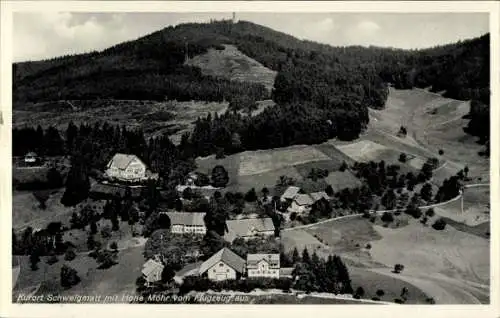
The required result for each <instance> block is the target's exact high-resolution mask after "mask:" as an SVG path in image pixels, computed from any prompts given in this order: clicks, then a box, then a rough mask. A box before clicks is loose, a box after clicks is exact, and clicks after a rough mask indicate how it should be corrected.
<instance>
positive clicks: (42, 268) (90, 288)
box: [13, 247, 144, 300]
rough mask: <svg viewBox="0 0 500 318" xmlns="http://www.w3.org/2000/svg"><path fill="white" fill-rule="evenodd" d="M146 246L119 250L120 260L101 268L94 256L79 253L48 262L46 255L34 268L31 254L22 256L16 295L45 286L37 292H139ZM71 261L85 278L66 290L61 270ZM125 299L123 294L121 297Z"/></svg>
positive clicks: (14, 292) (86, 293)
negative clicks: (98, 266) (137, 280)
mask: <svg viewBox="0 0 500 318" xmlns="http://www.w3.org/2000/svg"><path fill="white" fill-rule="evenodd" d="M142 251H143V248H142V247H135V248H130V249H127V250H122V251H119V252H118V264H116V265H114V266H112V267H111V268H108V269H98V268H97V263H96V261H95V260H94V259H93V258H90V257H89V256H87V255H86V254H79V255H77V257H76V258H75V259H74V260H72V261H69V262H68V261H65V260H64V259H63V256H60V257H59V262H57V263H55V264H53V265H48V264H47V263H46V262H45V258H46V257H42V261H41V262H40V263H39V264H38V265H39V269H38V270H36V271H32V270H31V269H30V265H29V257H28V256H20V257H18V258H19V260H20V264H21V274H20V275H19V279H18V280H17V286H16V288H15V289H14V291H13V299H14V300H15V299H16V295H17V294H18V293H22V292H24V291H26V290H33V289H35V290H36V288H37V287H38V286H42V289H40V290H39V291H38V292H37V293H36V294H42V293H43V294H49V293H50V294H60V295H78V294H80V295H103V296H102V297H104V296H106V295H120V297H121V294H128V295H132V294H134V292H135V281H136V279H137V277H139V276H140V272H141V268H142V264H143V263H144V257H143V256H142ZM65 263H66V264H67V265H69V266H70V267H72V268H74V269H75V270H76V271H77V272H78V276H79V277H80V279H81V282H80V283H78V284H77V285H75V286H73V287H72V288H71V289H68V290H64V289H62V288H61V286H60V270H61V267H62V265H63V264H65ZM119 300H121V298H120V299H119Z"/></svg>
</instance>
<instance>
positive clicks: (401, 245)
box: [281, 188, 490, 304]
mask: <svg viewBox="0 0 500 318" xmlns="http://www.w3.org/2000/svg"><path fill="white" fill-rule="evenodd" d="M469 190H474V191H471V192H470V193H469V194H467V192H468V191H469ZM488 192H489V190H487V189H484V188H483V189H481V188H471V189H466V191H465V193H466V196H465V198H464V206H465V207H473V206H474V205H477V204H478V202H484V201H487V197H488V195H487V193H488ZM455 202H459V200H457V201H455ZM455 202H453V204H454V203H455ZM465 202H467V203H465ZM452 207H454V206H452V205H451V203H450V207H448V206H445V208H447V209H450V208H452ZM435 210H436V214H437V215H436V216H434V217H433V218H430V220H429V221H428V224H432V223H433V222H434V221H435V220H436V219H437V218H438V217H439V216H440V215H441V214H440V211H439V209H438V208H436V209H435ZM448 223H449V224H448V226H447V227H446V228H445V230H443V231H436V230H434V229H433V228H432V227H431V226H424V225H422V224H421V223H420V222H419V221H418V220H415V219H413V218H407V221H406V222H405V224H404V226H402V227H398V228H394V227H391V226H390V227H383V226H380V225H377V224H379V223H378V222H375V223H374V224H373V223H371V222H370V221H369V220H368V219H364V218H362V217H361V216H356V217H348V218H343V219H339V220H332V221H329V222H325V223H322V224H318V225H314V226H311V227H308V228H305V229H297V230H295V229H289V230H287V231H283V232H282V234H281V237H282V242H283V244H284V247H285V249H286V250H289V251H290V250H292V249H293V248H294V247H297V248H298V249H299V250H300V249H303V248H304V247H307V248H308V249H310V250H311V251H312V250H314V251H316V252H317V253H318V255H320V256H326V255H328V254H337V255H340V256H341V257H342V258H343V259H344V261H345V262H346V264H347V265H348V266H349V269H350V272H351V275H352V277H351V279H352V281H353V287H354V288H356V287H357V286H362V287H363V288H364V289H365V291H369V292H368V294H370V295H371V293H374V292H375V291H376V289H378V288H381V289H383V290H384V291H385V293H386V295H389V294H390V295H391V297H392V296H394V295H396V296H397V295H399V294H397V293H399V292H400V291H401V288H402V286H405V287H407V288H408V289H411V288H413V291H412V292H410V295H414V296H415V298H412V297H413V296H409V298H411V301H410V300H409V303H410V302H411V303H425V301H426V298H427V297H433V298H434V299H435V300H436V302H437V303H447V304H452V303H488V302H489V296H488V295H489V293H488V289H489V268H490V265H489V264H490V261H489V240H488V238H487V236H486V235H485V234H484V233H485V232H486V231H488V228H489V222H486V223H482V224H479V225H475V226H469V225H466V224H463V223H458V222H452V221H450V222H448ZM367 244H370V248H367ZM397 263H400V264H403V265H404V266H405V269H404V270H403V272H402V273H400V274H395V273H392V272H391V271H392V268H393V267H394V264H397ZM367 272H372V273H376V274H377V275H380V276H376V278H373V279H368V278H366V277H365V276H364V275H369V274H367ZM392 280H394V281H392ZM373 282H375V283H374V284H371V283H373ZM374 285H375V286H374ZM377 285H380V286H384V287H377ZM408 285H411V286H412V287H410V286H408ZM374 290H375V291H374ZM391 293H392V294H391ZM382 300H387V299H382Z"/></svg>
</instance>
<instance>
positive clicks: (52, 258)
mask: <svg viewBox="0 0 500 318" xmlns="http://www.w3.org/2000/svg"><path fill="white" fill-rule="evenodd" d="M57 262H59V259H58V258H57V256H56V255H52V256H50V257H49V258H48V259H47V264H49V265H52V264H55V263H57Z"/></svg>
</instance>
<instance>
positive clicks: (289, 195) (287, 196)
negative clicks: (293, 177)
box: [281, 186, 300, 202]
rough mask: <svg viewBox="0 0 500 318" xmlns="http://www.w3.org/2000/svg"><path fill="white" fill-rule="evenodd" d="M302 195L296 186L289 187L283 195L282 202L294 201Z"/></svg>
mask: <svg viewBox="0 0 500 318" xmlns="http://www.w3.org/2000/svg"><path fill="white" fill-rule="evenodd" d="M299 193H300V188H299V187H295V186H290V187H288V188H287V189H286V190H285V192H284V193H283V194H282V195H281V202H286V201H291V200H293V199H294V198H295V197H296V196H297V194H299Z"/></svg>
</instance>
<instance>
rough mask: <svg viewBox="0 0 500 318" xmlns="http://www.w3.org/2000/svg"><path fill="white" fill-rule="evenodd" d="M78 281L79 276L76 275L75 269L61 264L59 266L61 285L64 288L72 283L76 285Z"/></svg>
mask: <svg viewBox="0 0 500 318" xmlns="http://www.w3.org/2000/svg"><path fill="white" fill-rule="evenodd" d="M79 282H80V277H78V273H77V271H76V270H75V269H73V268H71V267H69V266H67V265H63V267H61V286H63V287H65V288H70V287H71V286H73V285H76V284H78V283H79Z"/></svg>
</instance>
